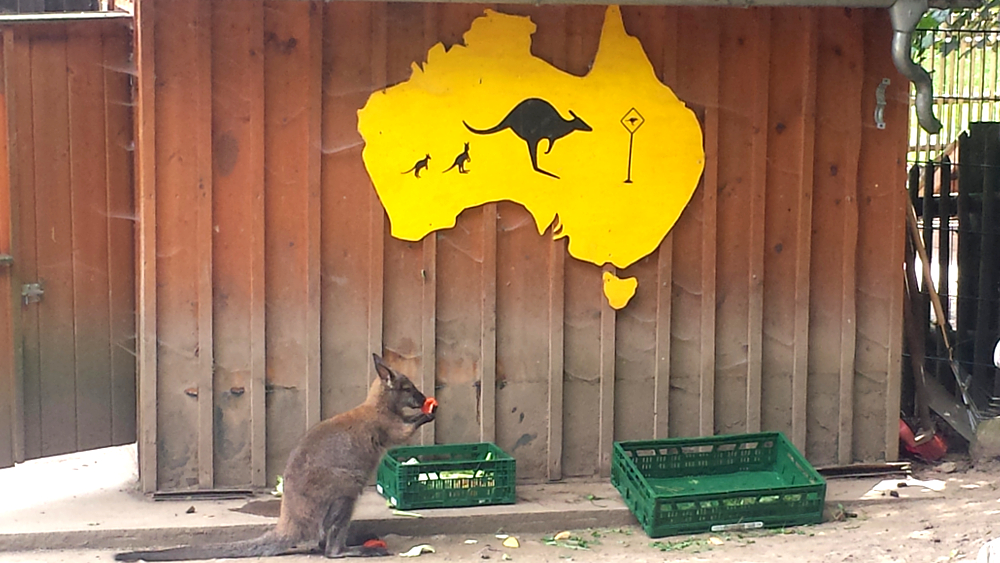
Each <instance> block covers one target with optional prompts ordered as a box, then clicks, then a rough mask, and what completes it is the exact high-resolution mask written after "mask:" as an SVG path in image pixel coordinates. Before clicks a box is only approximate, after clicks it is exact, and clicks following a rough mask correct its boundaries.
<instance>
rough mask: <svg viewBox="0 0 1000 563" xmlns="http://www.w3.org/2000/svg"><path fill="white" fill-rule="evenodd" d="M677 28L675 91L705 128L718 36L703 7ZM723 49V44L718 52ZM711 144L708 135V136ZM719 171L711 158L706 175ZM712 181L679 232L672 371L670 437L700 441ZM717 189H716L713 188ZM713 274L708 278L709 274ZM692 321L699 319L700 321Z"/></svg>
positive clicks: (686, 13)
mask: <svg viewBox="0 0 1000 563" xmlns="http://www.w3.org/2000/svg"><path fill="white" fill-rule="evenodd" d="M677 13H678V23H677V32H678V39H677V49H678V51H677V83H676V85H673V88H674V91H675V92H676V93H677V96H678V97H679V98H680V99H681V101H682V102H684V103H685V104H687V105H688V107H690V108H691V109H692V110H693V111H694V112H695V114H696V115H697V116H698V119H699V120H700V121H701V124H702V129H703V130H704V128H705V117H706V114H707V112H708V111H715V108H711V110H709V109H708V108H706V107H705V100H704V99H703V96H704V91H703V90H702V89H701V88H700V86H701V82H702V76H701V75H702V74H703V72H704V70H703V69H702V68H701V66H700V65H701V63H702V60H703V57H704V56H705V55H703V54H698V53H699V51H701V50H703V47H702V43H701V42H702V38H703V36H704V34H705V33H717V30H715V31H712V30H710V29H707V28H706V27H705V24H706V22H705V21H704V18H705V17H706V16H705V15H704V14H705V12H704V9H703V8H689V7H683V8H679V9H678V12H677ZM713 48H714V49H718V45H717V43H716V46H715V47H713ZM706 141H707V136H706ZM713 166H715V164H714V162H712V161H709V160H707V159H706V166H705V168H706V170H708V169H709V168H710V167H713ZM705 181H706V176H704V175H703V176H702V179H701V182H700V183H699V186H698V188H697V189H696V190H695V193H694V195H693V196H692V197H691V201H690V202H689V203H688V205H687V207H685V208H684V211H683V213H681V216H680V218H679V219H678V220H677V224H676V225H675V226H674V229H673V243H674V251H673V252H674V255H673V273H672V278H673V279H672V281H673V288H672V291H673V304H672V307H671V315H672V319H671V322H670V330H671V338H672V341H671V344H670V352H671V358H670V361H671V366H670V421H669V424H670V433H671V435H674V436H697V435H699V434H700V433H701V429H702V426H703V424H702V422H703V419H702V415H703V414H704V412H705V409H704V405H703V404H702V394H701V393H702V391H703V389H702V377H701V374H702V343H701V338H702V322H701V321H702V320H703V314H702V307H703V306H711V307H713V308H714V302H713V303H712V304H711V305H709V304H708V303H707V302H705V301H704V299H703V289H704V288H703V287H702V283H703V273H702V266H703V264H702V263H701V262H702V258H703V254H704V252H703V248H702V244H703V233H702V229H703V223H702V217H703V216H704V215H703V209H704V207H705V197H706V195H705V194H706V185H705ZM713 189H714V186H713ZM706 275H707V274H706ZM692 319H698V320H697V322H694V321H693V320H692Z"/></svg>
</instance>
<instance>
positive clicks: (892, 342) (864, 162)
mask: <svg viewBox="0 0 1000 563" xmlns="http://www.w3.org/2000/svg"><path fill="white" fill-rule="evenodd" d="M865 12H866V13H865V16H866V18H865V20H864V28H863V33H864V36H863V44H864V51H865V64H864V83H863V86H862V88H861V92H862V93H864V92H869V93H870V92H874V91H875V89H876V88H877V87H878V85H879V84H880V83H881V81H882V79H883V78H890V79H891V80H892V82H891V83H890V84H889V86H888V87H887V88H886V91H885V94H886V107H885V111H884V118H885V123H886V128H885V129H878V128H877V127H876V126H875V123H874V120H873V119H872V118H871V116H872V115H874V113H873V112H874V111H875V97H874V96H873V95H865V94H862V96H861V120H862V121H861V123H862V130H861V147H860V151H859V153H860V155H861V158H860V161H859V165H858V180H857V189H858V242H857V247H858V252H857V258H856V264H855V266H856V268H855V269H856V272H857V274H856V276H857V277H856V280H857V283H856V286H855V298H856V300H855V305H856V311H857V322H856V327H857V331H856V347H855V360H854V371H855V374H856V375H855V376H854V389H853V397H854V406H853V424H852V431H853V440H852V442H853V443H852V446H851V451H852V453H851V457H852V461H853V460H877V459H887V460H892V459H896V455H897V448H898V444H899V425H898V419H899V400H900V379H901V375H900V369H901V363H900V362H901V357H902V355H901V354H900V350H902V330H903V329H902V327H903V322H902V313H903V311H902V306H903V288H904V286H903V280H902V279H901V276H900V264H902V263H903V252H904V245H903V243H904V240H905V235H904V233H905V231H904V228H905V217H906V215H905V211H904V210H905V205H906V198H907V194H906V191H905V190H904V189H902V186H903V185H904V183H905V180H906V168H905V166H906V163H905V161H904V156H903V155H905V153H906V143H907V137H906V133H905V131H906V127H907V119H906V116H907V111H908V101H909V100H908V95H909V84H908V83H907V82H906V81H905V80H897V76H898V75H897V74H896V71H895V67H894V66H893V64H892V60H891V58H890V57H889V54H888V53H887V52H886V46H887V45H889V43H890V42H891V38H892V29H891V26H890V25H889V18H888V14H886V13H885V12H884V11H883V10H870V11H865ZM879 155H897V156H896V159H895V161H888V162H887V161H885V160H884V158H883V157H880V156H879ZM873 428H882V429H883V431H882V432H876V431H873V430H872V429H873ZM844 439H846V437H845V438H844Z"/></svg>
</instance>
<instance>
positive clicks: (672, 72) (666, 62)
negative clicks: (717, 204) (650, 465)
mask: <svg viewBox="0 0 1000 563" xmlns="http://www.w3.org/2000/svg"><path fill="white" fill-rule="evenodd" d="M663 10H664V11H665V13H664V18H663V27H662V29H661V31H660V33H663V34H664V36H665V37H664V41H663V51H662V53H663V55H662V56H663V69H662V75H661V77H660V78H661V80H662V81H663V83H664V84H666V85H667V86H673V85H674V84H675V82H676V81H677V41H678V39H677V15H676V9H675V8H663ZM673 262H674V234H673V230H671V231H670V232H668V233H667V235H666V236H665V237H664V238H663V241H662V242H660V248H659V250H658V251H657V253H656V272H657V280H656V281H657V283H656V352H655V353H656V358H655V364H654V368H653V369H654V372H653V395H654V397H653V438H666V437H668V436H669V435H670V340H671V338H670V328H671V324H670V315H671V312H672V306H671V305H672V304H673V291H674V280H673V269H674V265H673Z"/></svg>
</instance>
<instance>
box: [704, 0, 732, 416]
mask: <svg viewBox="0 0 1000 563" xmlns="http://www.w3.org/2000/svg"><path fill="white" fill-rule="evenodd" d="M699 19H700V20H701V21H699V22H698V24H699V27H701V29H703V30H704V31H705V33H704V35H703V36H702V41H703V42H704V45H705V46H706V47H705V48H702V49H699V50H698V51H697V52H698V53H699V54H700V55H702V56H703V58H702V59H701V61H700V64H699V66H701V67H702V73H701V74H700V78H701V80H700V81H699V82H700V83H699V84H698V89H699V95H700V98H701V100H702V103H703V104H704V105H705V126H704V131H703V133H704V143H705V172H704V173H703V176H702V177H703V186H702V188H703V190H704V196H703V202H702V209H701V212H702V218H701V222H702V227H701V228H702V233H701V237H702V238H701V362H700V366H699V368H700V373H699V378H700V380H701V382H700V385H699V389H698V395H699V402H700V406H699V409H698V412H699V417H698V432H699V434H701V435H702V436H711V435H713V434H715V346H716V344H715V325H716V307H717V306H716V302H715V288H716V281H715V280H716V244H717V241H718V194H719V50H720V49H721V45H720V42H719V31H720V30H719V25H720V19H719V11H718V10H711V11H709V10H705V11H703V12H702V14H701V16H700V18H699ZM727 56H729V55H728V54H727Z"/></svg>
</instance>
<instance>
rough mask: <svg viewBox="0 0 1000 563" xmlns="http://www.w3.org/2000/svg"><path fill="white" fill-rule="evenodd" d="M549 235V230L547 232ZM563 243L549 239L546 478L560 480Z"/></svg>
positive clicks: (563, 284)
mask: <svg viewBox="0 0 1000 563" xmlns="http://www.w3.org/2000/svg"><path fill="white" fill-rule="evenodd" d="M548 234H549V235H550V236H551V233H548ZM565 280H566V242H565V241H564V240H562V239H560V240H550V241H549V366H548V368H549V369H548V379H549V414H548V416H549V423H548V478H549V481H558V480H559V479H562V454H563V451H562V450H563V347H564V343H565V339H564V334H563V333H564V324H563V323H564V321H565V298H566V283H565Z"/></svg>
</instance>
